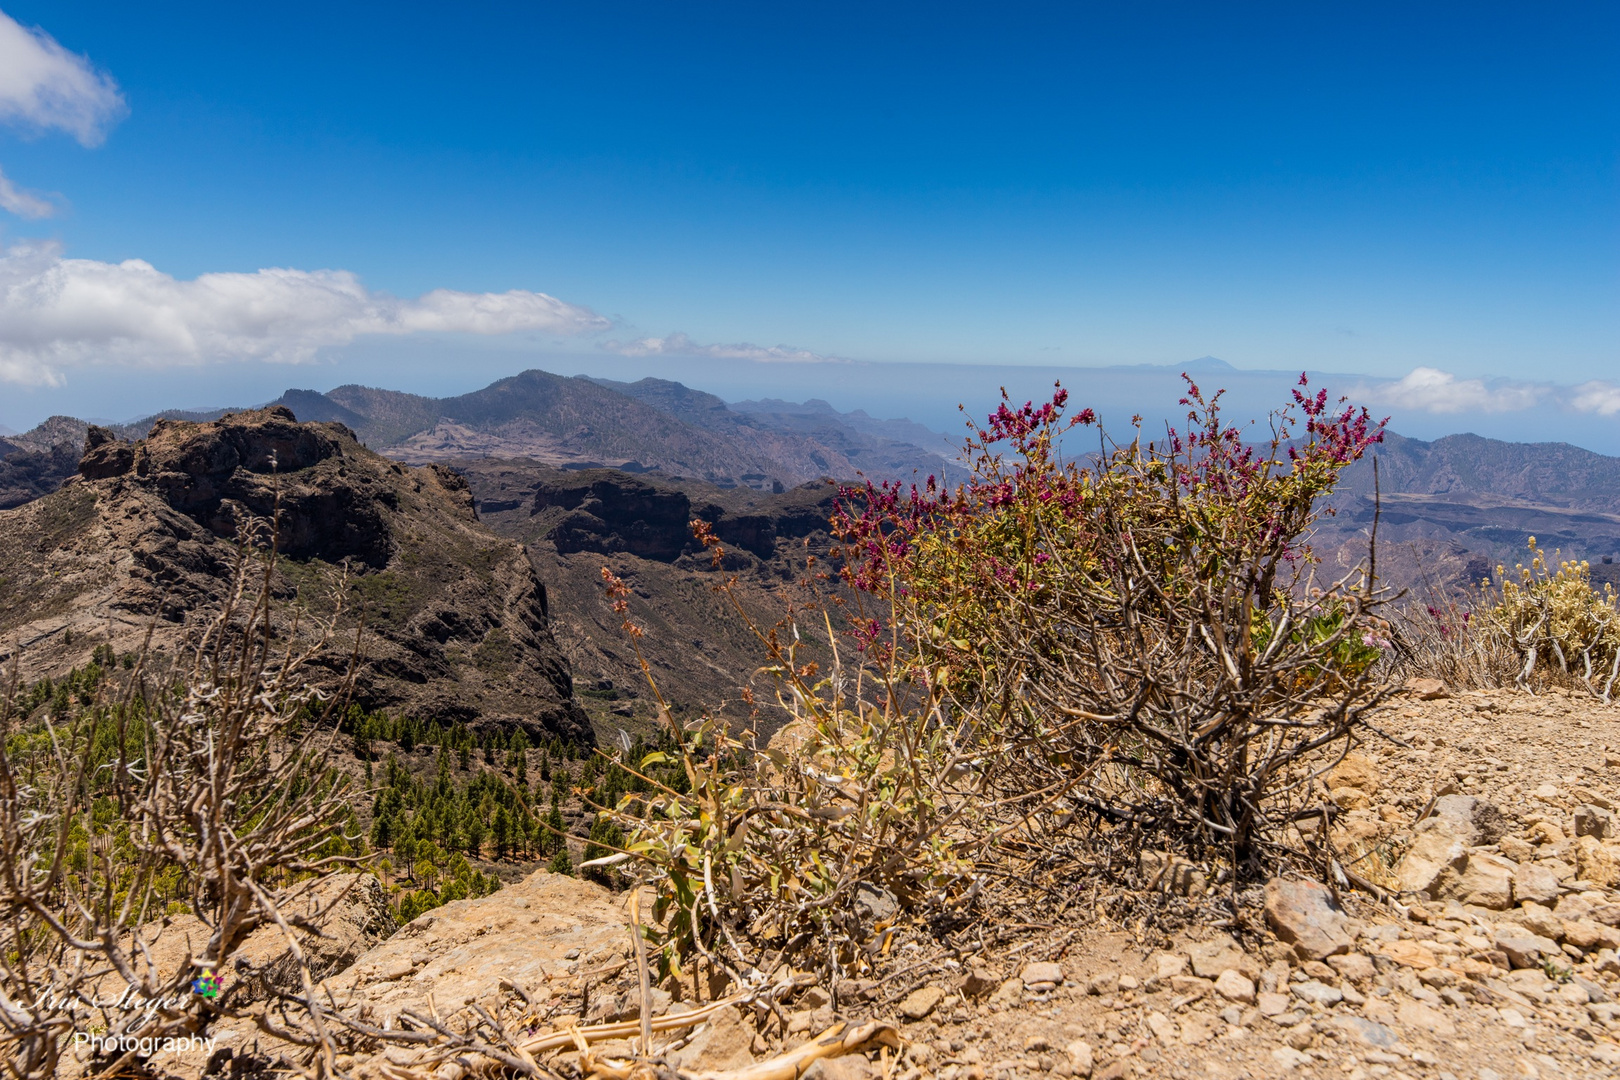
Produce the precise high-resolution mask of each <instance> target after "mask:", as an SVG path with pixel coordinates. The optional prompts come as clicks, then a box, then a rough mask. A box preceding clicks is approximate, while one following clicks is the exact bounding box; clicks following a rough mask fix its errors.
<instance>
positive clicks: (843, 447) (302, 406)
mask: <svg viewBox="0 0 1620 1080" xmlns="http://www.w3.org/2000/svg"><path fill="white" fill-rule="evenodd" d="M1218 363H1219V362H1218V361H1214V360H1208V361H1206V362H1204V364H1203V365H1202V367H1200V366H1199V365H1193V367H1196V368H1199V370H1203V369H1204V368H1208V369H1215V367H1216V365H1217V364H1218ZM271 404H276V405H285V406H286V407H288V408H290V409H292V411H293V412H294V413H295V414H296V415H297V416H298V417H299V419H301V420H316V421H337V422H340V423H343V424H345V425H347V426H348V427H350V428H351V429H353V430H354V432H355V433H356V435H357V436H358V438H359V439H360V440H361V441H362V442H363V443H365V444H366V445H368V446H370V447H371V448H373V449H375V450H377V451H378V452H379V453H382V454H384V455H385V456H388V457H391V458H394V459H396V460H400V461H404V462H408V463H411V464H425V463H432V462H439V463H450V462H467V461H471V460H477V459H489V458H495V459H526V460H529V461H533V462H536V463H538V464H540V465H545V466H551V467H553V468H562V469H595V468H613V469H619V470H621V471H623V472H628V473H634V474H639V475H643V476H645V477H646V479H648V480H659V481H670V482H676V483H679V482H681V481H701V482H704V483H706V484H709V485H712V486H714V487H716V488H720V489H727V488H735V489H750V488H751V489H754V490H757V491H765V492H769V491H784V490H788V489H791V488H794V487H796V486H798V485H800V484H803V483H805V482H807V481H812V480H819V479H821V478H823V477H832V478H835V479H839V480H853V479H855V478H856V477H857V476H860V475H864V476H867V477H869V478H873V479H910V478H917V479H919V480H920V479H921V478H923V477H925V476H927V475H929V474H933V475H936V476H940V477H942V478H943V479H945V480H946V481H947V482H955V481H959V480H961V479H963V478H964V477H965V473H964V472H963V470H962V469H961V467H960V466H959V465H958V464H957V463H956V462H955V461H954V460H953V459H954V453H955V451H954V445H953V443H952V442H951V441H950V440H949V439H947V437H946V436H944V435H941V434H940V433H938V432H935V431H932V430H930V429H929V428H926V427H924V426H922V425H920V424H916V423H913V422H912V421H909V420H882V419H877V418H874V417H872V416H870V415H868V414H867V413H865V412H860V411H857V412H849V413H846V412H839V411H838V410H836V409H834V408H833V407H832V406H831V405H829V404H827V403H826V402H825V401H820V400H814V399H813V400H810V401H806V402H788V401H782V400H777V399H765V400H754V401H741V402H731V403H728V402H725V401H723V400H721V399H720V398H718V397H716V396H715V395H713V394H708V393H705V392H703V391H701V390H694V389H692V388H691V387H688V386H685V385H683V384H681V383H678V382H672V381H669V380H666V379H652V378H648V379H642V380H640V381H639V382H633V383H626V382H614V381H611V380H607V379H593V378H588V377H574V378H568V377H563V376H559V375H553V374H550V373H548V372H544V371H526V372H523V373H522V374H519V375H514V376H512V377H510V378H506V379H501V380H499V381H497V382H494V383H492V384H490V385H489V386H487V387H484V388H483V389H482V390H477V391H474V392H472V393H469V394H462V395H459V396H456V397H447V398H430V397H422V396H420V395H416V394H406V393H401V392H398V391H394V390H385V389H378V388H374V387H364V386H340V387H338V388H337V389H335V390H331V391H328V392H327V393H318V392H316V391H314V390H288V391H287V392H286V393H285V394H283V395H282V396H281V397H280V398H279V399H277V400H276V401H275V402H272V403H271ZM226 411H227V410H214V411H210V412H205V413H184V412H171V413H164V414H160V416H159V417H151V418H147V419H145V420H142V421H140V422H138V423H134V424H128V425H121V426H119V427H117V428H116V429H115V430H116V431H117V433H118V434H119V435H121V436H122V437H125V438H138V437H140V436H142V435H144V434H145V433H146V430H147V429H148V428H150V427H151V424H152V422H153V421H154V420H156V419H159V418H169V419H185V420H211V419H214V418H216V417H218V416H220V415H222V414H223V413H224V412H226ZM86 427H87V425H86V424H85V422H84V421H82V420H76V419H73V418H71V417H52V418H51V419H50V420H48V421H46V422H45V423H43V424H41V425H40V426H39V427H37V428H34V429H33V430H32V431H28V432H25V433H23V434H20V435H7V436H4V437H3V438H0V508H4V507H8V506H16V505H20V504H22V503H25V502H28V501H30V500H32V499H35V498H38V497H39V496H40V495H43V494H45V493H47V492H49V491H52V490H54V489H55V487H56V486H58V485H60V483H61V482H62V480H63V479H64V478H65V477H66V476H68V475H70V474H71V473H72V472H73V470H74V469H75V468H76V466H77V462H78V455H79V453H80V451H81V450H82V448H83V445H84V438H85V431H86ZM1377 458H1378V462H1379V475H1378V479H1379V488H1380V490H1381V507H1382V514H1381V516H1380V531H1379V538H1380V547H1381V548H1383V549H1385V550H1386V551H1387V552H1388V554H1387V556H1386V555H1381V556H1380V557H1381V559H1383V560H1384V568H1385V570H1386V571H1387V572H1388V573H1390V574H1391V575H1394V576H1399V577H1401V578H1403V579H1404V580H1406V581H1408V582H1413V583H1415V582H1418V581H1420V580H1423V579H1432V580H1434V581H1435V582H1438V583H1442V584H1444V583H1456V582H1461V581H1468V580H1477V579H1478V578H1480V577H1481V576H1482V575H1486V574H1489V573H1490V572H1492V571H1493V570H1494V568H1495V565H1496V563H1497V562H1506V563H1508V564H1509V565H1511V564H1512V563H1513V562H1516V561H1518V560H1519V559H1520V557H1521V555H1522V553H1523V551H1524V549H1525V543H1526V538H1527V537H1528V536H1531V535H1534V536H1536V537H1537V539H1538V541H1539V542H1540V543H1541V544H1542V546H1543V547H1544V548H1548V549H1552V548H1558V549H1560V550H1561V551H1562V552H1563V553H1564V554H1565V555H1566V556H1568V557H1575V558H1584V559H1589V560H1591V561H1592V562H1593V564H1594V570H1595V573H1596V574H1597V576H1599V577H1600V578H1605V579H1608V578H1610V577H1611V576H1612V577H1614V578H1615V579H1617V580H1620V566H1616V564H1615V563H1614V562H1612V561H1611V562H1610V563H1604V562H1603V559H1604V558H1609V559H1611V560H1612V559H1614V558H1616V557H1620V458H1613V457H1606V456H1604V455H1602V454H1596V453H1593V452H1591V451H1587V450H1582V449H1580V448H1578V447H1575V446H1570V445H1567V444H1564V443H1515V442H1503V441H1499V440H1495V439H1486V438H1481V437H1479V436H1477V435H1451V436H1447V437H1445V438H1442V439H1438V440H1435V441H1433V442H1421V441H1419V440H1416V439H1408V438H1403V437H1402V436H1400V435H1396V434H1393V433H1391V434H1389V435H1388V436H1387V439H1386V441H1385V443H1384V444H1383V445H1382V446H1381V447H1379V449H1378V453H1377ZM1373 488H1374V484H1373V469H1372V464H1371V460H1370V459H1369V460H1367V461H1364V462H1362V463H1360V464H1358V465H1356V466H1355V467H1353V468H1351V469H1350V470H1348V472H1347V473H1346V475H1345V477H1344V480H1343V483H1342V484H1341V486H1340V489H1339V492H1338V494H1337V495H1336V496H1335V498H1334V505H1335V507H1336V508H1337V511H1338V513H1337V516H1335V517H1332V518H1329V519H1327V520H1325V521H1324V522H1323V523H1322V525H1321V527H1320V529H1319V530H1318V535H1317V544H1318V547H1319V549H1321V550H1323V551H1325V552H1329V553H1331V554H1332V556H1333V558H1334V559H1336V560H1337V561H1338V562H1340V563H1343V564H1349V563H1351V562H1353V561H1354V560H1355V558H1357V557H1359V556H1358V554H1357V553H1358V552H1361V553H1364V552H1365V547H1366V542H1367V538H1368V533H1369V532H1370V529H1371V523H1372V518H1373V509H1374V499H1373Z"/></svg>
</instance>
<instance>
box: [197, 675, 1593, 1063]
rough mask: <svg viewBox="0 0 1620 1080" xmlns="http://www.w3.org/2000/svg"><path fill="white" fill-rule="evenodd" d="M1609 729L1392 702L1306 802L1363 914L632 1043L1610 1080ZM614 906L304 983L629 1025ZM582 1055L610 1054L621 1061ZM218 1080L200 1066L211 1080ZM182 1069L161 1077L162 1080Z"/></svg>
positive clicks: (626, 944) (791, 1001)
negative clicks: (880, 1037)
mask: <svg viewBox="0 0 1620 1080" xmlns="http://www.w3.org/2000/svg"><path fill="white" fill-rule="evenodd" d="M1615 721H1616V713H1615V711H1614V710H1613V709H1612V708H1609V707H1605V706H1603V705H1602V704H1601V703H1599V702H1596V701H1594V700H1593V699H1591V698H1589V697H1570V696H1567V695H1564V694H1560V693H1549V694H1547V695H1545V696H1530V695H1526V694H1518V693H1508V692H1499V693H1479V694H1465V695H1461V696H1456V697H1444V698H1439V699H1436V700H1427V701H1419V700H1415V699H1414V698H1412V697H1410V696H1409V697H1407V698H1404V699H1399V700H1397V702H1396V703H1395V704H1393V705H1392V706H1391V707H1390V708H1388V709H1386V710H1385V711H1384V712H1383V713H1382V714H1381V716H1380V718H1379V720H1378V726H1379V727H1381V728H1382V729H1383V730H1384V731H1385V732H1386V733H1387V734H1388V735H1389V736H1391V739H1389V740H1385V739H1374V740H1372V741H1371V742H1370V743H1369V744H1368V745H1366V746H1364V747H1363V748H1361V750H1360V751H1359V752H1358V753H1357V754H1356V755H1354V756H1352V757H1351V758H1349V759H1347V761H1346V762H1345V764H1344V765H1343V766H1341V767H1340V769H1339V770H1337V772H1336V773H1335V774H1334V775H1333V777H1332V779H1331V780H1330V786H1331V789H1332V792H1333V795H1332V797H1333V799H1334V801H1335V802H1336V803H1338V804H1339V805H1341V806H1343V807H1345V808H1346V812H1345V813H1344V814H1343V815H1342V816H1341V817H1340V819H1339V821H1338V823H1337V824H1336V825H1335V828H1334V836H1335V839H1336V841H1337V842H1338V843H1339V846H1340V850H1341V851H1342V852H1344V853H1345V862H1346V864H1347V865H1349V866H1350V867H1352V869H1354V870H1355V871H1356V872H1357V873H1359V874H1361V875H1362V876H1364V877H1366V878H1368V879H1370V880H1372V881H1375V882H1381V883H1383V884H1385V885H1387V886H1389V887H1390V888H1391V890H1392V892H1391V894H1390V895H1389V896H1388V897H1387V898H1385V899H1383V900H1380V899H1378V898H1376V897H1375V896H1373V895H1372V894H1370V893H1369V892H1367V891H1365V890H1363V891H1359V892H1345V893H1344V894H1343V895H1342V897H1340V898H1339V899H1337V900H1336V899H1335V898H1334V897H1333V896H1332V894H1331V893H1329V892H1328V891H1327V890H1326V889H1324V888H1322V887H1321V886H1317V885H1313V884H1310V883H1306V882H1299V881H1284V880H1276V881H1273V882H1271V883H1269V884H1268V885H1267V886H1266V887H1265V889H1264V890H1263V891H1262V890H1258V889H1257V890H1255V891H1254V893H1253V894H1252V896H1251V899H1252V900H1253V901H1254V903H1255V905H1256V909H1255V911H1254V915H1255V916H1256V917H1255V918H1254V919H1253V920H1252V921H1251V922H1240V923H1239V924H1235V925H1229V926H1217V925H1198V924H1195V925H1192V926H1191V927H1189V928H1188V929H1187V930H1185V931H1184V932H1180V933H1177V934H1175V935H1173V936H1168V937H1167V936H1164V935H1162V934H1159V933H1157V932H1155V931H1152V930H1150V929H1144V928H1143V926H1141V925H1132V926H1120V925H1117V924H1112V923H1109V922H1108V921H1106V920H1104V919H1101V918H1100V917H1091V916H1087V917H1085V918H1083V919H1075V918H1074V917H1073V916H1072V915H1071V916H1070V917H1069V921H1068V922H1066V923H1064V924H1063V925H1061V926H1053V927H1024V928H1000V929H1001V931H1002V932H1001V933H999V934H997V933H990V932H987V935H986V939H985V940H986V944H984V945H983V946H981V947H980V948H978V949H977V950H975V951H972V952H971V953H969V952H965V951H964V952H958V953H957V954H955V955H954V956H942V955H940V954H939V953H938V952H937V951H930V950H929V949H928V948H927V946H926V944H925V942H926V938H924V937H922V936H920V932H919V935H918V936H917V937H916V938H915V939H914V940H913V941H911V942H910V943H903V944H901V945H900V947H899V949H898V950H897V952H896V953H895V954H893V955H892V956H891V957H890V958H889V960H888V961H887V966H886V967H880V968H879V969H878V970H877V972H875V973H874V974H875V975H878V976H883V975H884V973H885V972H887V973H888V974H887V976H886V977H882V978H881V980H880V981H872V980H867V981H849V982H846V983H843V984H840V985H838V986H836V987H828V986H820V985H815V984H814V981H813V980H811V979H809V978H808V977H801V978H800V979H799V980H798V984H797V985H796V986H795V988H794V989H793V990H792V991H791V992H790V993H787V994H784V995H782V997H781V1011H780V1013H778V1014H773V1013H771V1012H770V1011H768V1010H766V1009H763V1008H759V1009H754V1008H749V1007H742V1008H727V1009H723V1010H721V1011H720V1012H718V1013H714V1014H712V1015H709V1016H708V1017H707V1019H706V1023H705V1024H704V1025H703V1026H701V1027H697V1028H696V1029H695V1031H694V1030H675V1031H670V1032H668V1033H667V1034H665V1035H662V1036H660V1037H659V1039H658V1040H657V1045H658V1046H659V1047H660V1048H661V1050H660V1052H661V1053H662V1054H663V1056H664V1058H665V1061H666V1063H667V1064H669V1065H672V1066H675V1067H677V1068H679V1069H681V1070H683V1071H686V1072H702V1071H704V1070H712V1071H720V1070H727V1069H736V1068H738V1067H741V1066H744V1065H746V1064H749V1063H753V1062H755V1061H763V1060H766V1059H769V1058H771V1057H772V1056H773V1055H778V1054H781V1053H782V1052H784V1051H785V1050H789V1049H792V1048H794V1047H795V1046H799V1045H802V1044H804V1043H805V1042H806V1040H808V1039H810V1038H812V1037H813V1036H815V1035H817V1034H818V1033H820V1032H822V1031H824V1030H825V1029H826V1028H828V1027H829V1026H830V1025H832V1024H834V1023H835V1022H837V1021H839V1020H849V1021H852V1022H855V1021H864V1020H868V1019H877V1020H881V1021H886V1022H889V1023H891V1024H893V1025H894V1028H895V1030H896V1031H897V1033H898V1035H899V1039H898V1040H897V1043H898V1045H897V1046H895V1047H892V1048H890V1047H878V1048H877V1049H874V1050H872V1051H871V1052H870V1053H867V1054H853V1055H849V1056H845V1057H839V1058H831V1059H827V1060H824V1061H822V1062H820V1063H818V1064H816V1065H814V1066H812V1069H811V1072H814V1073H815V1074H816V1075H817V1076H819V1077H828V1078H832V1077H839V1078H842V1077H873V1078H875V1077H880V1076H881V1077H884V1078H885V1080H929V1078H935V1077H937V1078H939V1080H1002V1078H1019V1077H1033V1076H1041V1075H1056V1076H1079V1077H1090V1078H1091V1080H1120V1078H1123V1077H1128V1076H1154V1077H1203V1076H1209V1077H1222V1078H1224V1077H1233V1078H1236V1077H1301V1078H1303V1077H1322V1078H1326V1077H1334V1078H1337V1077H1344V1078H1346V1080H1363V1078H1366V1077H1380V1078H1385V1077H1387V1078H1392V1080H1399V1078H1402V1077H1407V1078H1419V1077H1423V1078H1432V1080H1509V1078H1535V1080H1541V1078H1552V1077H1571V1078H1574V1077H1581V1078H1584V1077H1604V1076H1620V1003H1617V1001H1616V995H1617V994H1620V956H1617V953H1616V950H1617V948H1620V928H1617V927H1620V840H1617V836H1616V824H1615V821H1614V817H1613V813H1614V800H1615V799H1616V798H1617V797H1620V791H1617V783H1620V752H1616V751H1620V735H1616V734H1613V733H1612V726H1613V725H1614V723H1615ZM1395 740H1399V742H1397V741H1395ZM1611 743H1612V744H1613V745H1614V747H1615V749H1611ZM1358 853H1359V858H1357V856H1358ZM625 900H626V897H625V896H624V895H615V894H612V893H610V892H608V891H607V890H604V889H601V888H599V887H597V886H594V885H591V884H588V883H584V882H580V881H576V880H574V879H572V878H562V877H557V876H554V875H550V874H546V873H544V872H540V873H536V874H534V875H533V876H531V877H530V878H528V879H527V880H526V881H525V882H523V883H522V884H520V885H516V886H511V887H508V888H506V889H503V890H501V891H500V892H498V893H496V894H494V895H492V896H489V897H486V898H483V899H478V900H465V901H458V902H456V903H452V904H448V905H445V906H444V907H441V908H438V909H436V910H434V911H432V912H429V913H428V914H426V915H423V916H422V917H421V918H419V919H417V920H416V921H414V922H413V923H411V924H409V925H407V926H406V927H404V928H402V929H401V930H399V931H398V932H397V933H396V934H394V935H393V936H392V937H391V938H389V939H388V940H386V941H384V942H382V943H381V944H379V945H377V946H376V947H375V948H372V949H371V950H370V951H368V952H365V953H364V954H363V955H361V956H360V957H359V958H358V959H356V960H355V961H354V962H353V963H352V964H351V965H349V966H348V967H347V968H346V969H345V970H343V971H342V972H341V973H338V974H335V975H333V976H332V977H331V978H329V979H328V981H327V986H328V987H329V988H330V989H331V990H332V992H333V994H334V996H335V999H336V1000H338V1001H339V1002H340V1003H346V1004H347V1005H348V1006H349V1007H350V1008H353V1009H357V1010H359V1014H360V1015H363V1016H365V1017H366V1018H367V1019H368V1020H369V1021H371V1022H373V1023H376V1024H378V1025H379V1026H383V1027H389V1026H393V1025H396V1024H397V1023H398V1018H399V1014H400V1012H401V1011H402V1010H405V1009H415V1010H417V1011H421V1010H424V1009H426V1010H430V1011H432V1010H436V1011H437V1013H438V1014H440V1015H448V1014H451V1013H453V1012H454V1011H455V1010H457V1009H460V1008H466V1007H469V1006H471V1005H474V1004H477V1005H480V1006H482V1007H484V1008H485V1009H486V1010H487V1011H489V1012H490V1013H491V1014H492V1015H497V1016H502V1017H504V1018H505V1019H506V1022H507V1023H508V1024H509V1026H510V1027H511V1028H512V1029H513V1030H514V1031H516V1032H518V1033H520V1034H521V1035H522V1037H523V1038H525V1039H529V1040H543V1039H544V1037H545V1036H546V1035H547V1033H548V1032H555V1031H564V1030H566V1027H567V1025H569V1024H573V1023H578V1022H580V1021H583V1022H585V1023H586V1024H593V1023H598V1024H599V1023H608V1022H612V1021H623V1020H625V1019H628V1018H634V1017H635V1016H637V1015H638V1014H639V1008H640V1005H639V1001H640V996H639V992H638V991H637V990H636V977H635V964H634V962H633V955H634V954H633V950H632V948H631V946H630V941H631V939H630V937H629V934H628V932H627V930H626V929H625V922H626V915H625V911H626V908H625ZM995 929H997V928H994V927H991V928H988V930H995ZM900 940H901V941H902V942H905V941H906V939H905V936H904V935H903V934H902V936H901V938H900ZM790 974H791V973H783V976H784V977H785V976H787V975H790ZM670 989H674V988H670ZM834 994H836V999H837V1004H838V1009H837V1010H836V1011H835V1009H834ZM679 996H680V994H679V993H678V992H677V994H675V995H674V996H673V997H672V995H671V994H670V993H669V992H667V990H666V989H655V990H654V991H653V1010H654V1013H655V1014H659V1015H670V1014H676V1013H681V1012H683V1011H689V1010H692V1009H693V1008H694V1007H695V1005H696V1003H694V1002H692V1001H684V1002H683V1001H680V1000H676V998H678V997H679ZM688 996H689V995H688ZM231 1026H232V1027H234V1028H235V1033H234V1034H230V1035H228V1036H225V1035H222V1036H221V1038H222V1039H223V1040H224V1041H223V1042H222V1044H221V1045H222V1046H223V1047H225V1048H227V1049H230V1050H231V1052H232V1055H234V1056H235V1059H236V1061H237V1062H238V1065H239V1066H240V1065H242V1064H245V1063H246V1062H248V1061H259V1062H265V1061H269V1060H273V1059H274V1057H275V1056H276V1054H277V1053H278V1052H279V1051H278V1049H277V1048H276V1047H275V1046H273V1045H271V1044H269V1043H268V1042H266V1041H264V1040H263V1039H262V1037H261V1036H257V1035H255V1034H254V1033H253V1031H252V1030H251V1028H249V1027H247V1026H245V1025H242V1024H235V1025H231ZM626 1037H628V1036H626ZM535 1045H538V1044H535ZM599 1050H600V1051H601V1052H603V1053H606V1054H608V1055H612V1054H613V1053H615V1052H617V1053H620V1054H628V1053H629V1051H630V1044H629V1043H628V1042H626V1041H624V1038H620V1039H617V1040H615V1041H613V1042H611V1043H609V1044H607V1045H606V1046H604V1047H600V1048H599ZM415 1053H416V1051H414V1050H410V1049H405V1048H396V1049H391V1050H389V1051H387V1055H386V1056H387V1057H389V1058H390V1059H392V1060H394V1061H398V1062H402V1061H404V1060H406V1059H408V1058H410V1057H411V1056H412V1055H413V1054H415ZM550 1053H551V1054H552V1055H553V1056H552V1057H550V1058H549V1059H547V1058H546V1057H545V1055H541V1057H542V1060H547V1061H549V1067H551V1068H554V1069H556V1070H557V1071H559V1072H561V1073H563V1074H564V1075H567V1074H569V1073H570V1072H571V1071H572V1070H577V1068H578V1067H579V1064H580V1056H579V1054H578V1053H577V1051H575V1050H572V1049H569V1048H567V1047H564V1048H562V1051H561V1052H560V1056H559V1052H558V1051H550ZM228 1056H229V1055H227V1056H220V1054H219V1051H216V1056H215V1058H214V1062H213V1067H214V1071H215V1072H216V1073H217V1074H219V1075H225V1068H226V1065H227V1064H228V1061H227V1057H228ZM207 1068H208V1064H207V1063H206V1062H203V1061H201V1060H199V1061H193V1062H185V1063H182V1062H180V1061H178V1060H177V1061H174V1062H172V1063H171V1074H172V1075H203V1072H204V1070H206V1069H207ZM436 1068H437V1072H436V1073H435V1075H438V1076H442V1077H446V1078H449V1077H453V1076H460V1075H463V1074H462V1073H461V1072H460V1071H459V1067H458V1066H454V1065H445V1066H436ZM421 1075H423V1076H426V1075H429V1073H428V1072H423V1073H422V1074H421ZM806 1075H809V1073H806Z"/></svg>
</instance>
